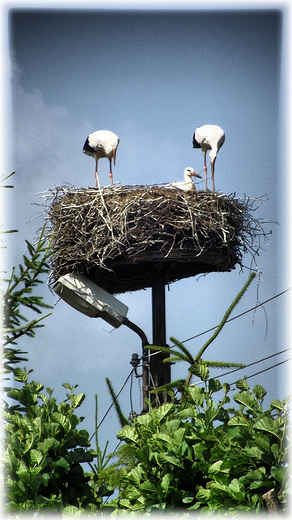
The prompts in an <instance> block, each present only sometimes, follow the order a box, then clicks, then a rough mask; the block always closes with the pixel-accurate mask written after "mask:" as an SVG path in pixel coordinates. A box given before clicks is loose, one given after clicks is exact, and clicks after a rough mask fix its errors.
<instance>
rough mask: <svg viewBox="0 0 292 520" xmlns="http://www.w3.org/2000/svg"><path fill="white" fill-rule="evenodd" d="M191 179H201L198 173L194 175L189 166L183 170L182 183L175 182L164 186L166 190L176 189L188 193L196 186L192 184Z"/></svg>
mask: <svg viewBox="0 0 292 520" xmlns="http://www.w3.org/2000/svg"><path fill="white" fill-rule="evenodd" d="M192 177H199V178H200V179H201V178H202V177H201V175H199V173H196V172H195V170H193V168H191V167H190V166H189V167H188V168H185V169H184V181H175V182H171V183H169V184H166V186H165V187H166V188H178V189H179V190H183V191H188V190H195V189H196V186H195V184H194V183H193V180H192Z"/></svg>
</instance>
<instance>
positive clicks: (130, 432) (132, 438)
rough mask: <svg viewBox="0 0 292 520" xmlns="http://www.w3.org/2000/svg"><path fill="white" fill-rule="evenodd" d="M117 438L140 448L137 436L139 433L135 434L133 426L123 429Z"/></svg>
mask: <svg viewBox="0 0 292 520" xmlns="http://www.w3.org/2000/svg"><path fill="white" fill-rule="evenodd" d="M117 438H118V439H121V440H122V441H125V442H130V443H132V442H134V443H135V444H136V445H137V446H139V442H138V440H139V437H138V435H137V433H136V432H135V429H134V427H133V426H128V425H127V426H124V427H123V428H122V430H120V431H119V432H118V433H117Z"/></svg>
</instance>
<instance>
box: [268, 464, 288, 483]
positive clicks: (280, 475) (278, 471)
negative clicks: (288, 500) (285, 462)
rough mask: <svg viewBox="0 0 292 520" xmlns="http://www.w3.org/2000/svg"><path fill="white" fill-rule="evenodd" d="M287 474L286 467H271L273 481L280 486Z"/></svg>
mask: <svg viewBox="0 0 292 520" xmlns="http://www.w3.org/2000/svg"><path fill="white" fill-rule="evenodd" d="M288 472H289V468H288V467H284V466H272V467H271V475H272V477H273V478H274V479H275V480H277V481H278V482H280V484H283V482H284V481H285V478H286V476H287V473H288Z"/></svg>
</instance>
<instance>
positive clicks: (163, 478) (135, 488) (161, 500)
mask: <svg viewBox="0 0 292 520" xmlns="http://www.w3.org/2000/svg"><path fill="white" fill-rule="evenodd" d="M237 388H238V389H239V390H240V391H239V392H238V393H236V395H234V396H233V400H234V401H235V403H237V404H238V405H239V407H238V408H228V407H227V405H228V403H229V402H230V398H229V396H228V393H229V392H230V388H229V385H227V384H223V385H221V384H220V382H219V381H218V380H214V379H209V380H208V381H207V382H206V383H205V387H204V388H199V387H198V386H188V387H185V389H184V392H183V397H182V402H181V403H175V402H173V403H165V404H163V405H162V406H161V407H159V408H153V409H152V410H151V411H150V412H149V413H148V414H146V415H142V416H140V417H137V419H136V420H135V423H134V425H133V426H125V427H124V428H123V429H122V430H121V431H120V432H118V435H117V436H118V438H119V439H121V440H123V441H124V442H125V443H126V444H125V445H123V446H122V447H121V448H120V451H119V463H118V465H119V467H120V468H123V471H122V473H121V475H120V482H119V487H120V495H119V498H118V507H119V508H122V509H125V510H128V511H136V512H138V511H139V512H146V511H152V512H153V511H157V510H166V511H168V512H169V510H171V509H186V510H193V511H194V510H196V511H197V512H199V511H201V512H202V513H206V512H210V513H215V512H218V513H222V512H225V511H228V512H229V513H235V512H247V511H250V512H259V511H260V510H261V509H262V508H263V507H264V501H263V494H264V493H265V492H267V491H270V490H271V489H274V490H275V493H276V496H277V500H276V507H277V508H278V509H285V508H286V494H287V492H288V488H287V481H288V477H289V468H288V448H287V445H286V438H287V423H288V406H287V404H288V400H284V401H282V402H280V401H278V400H277V401H273V402H272V403H271V405H270V407H269V408H268V409H267V410H265V411H264V409H263V398H264V395H265V393H266V392H265V390H264V389H263V388H262V387H261V386H259V385H256V386H255V387H254V388H253V390H251V389H250V388H249V387H248V385H247V382H246V381H245V380H240V381H238V382H237ZM219 391H223V397H222V399H221V400H220V401H219V402H218V404H216V402H215V400H214V399H213V394H214V393H217V392H219Z"/></svg>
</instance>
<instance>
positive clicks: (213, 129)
mask: <svg viewBox="0 0 292 520" xmlns="http://www.w3.org/2000/svg"><path fill="white" fill-rule="evenodd" d="M224 141H225V132H224V130H222V128H220V126H217V125H204V126H199V127H198V128H197V129H196V130H195V133H194V135H193V148H201V149H202V152H203V155H204V173H205V189H206V191H207V189H208V187H207V166H206V153H207V150H210V155H209V157H210V160H211V178H212V189H213V191H215V181H214V170H215V160H216V157H217V154H218V152H219V150H220V148H221V146H222V145H223V143H224Z"/></svg>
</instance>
